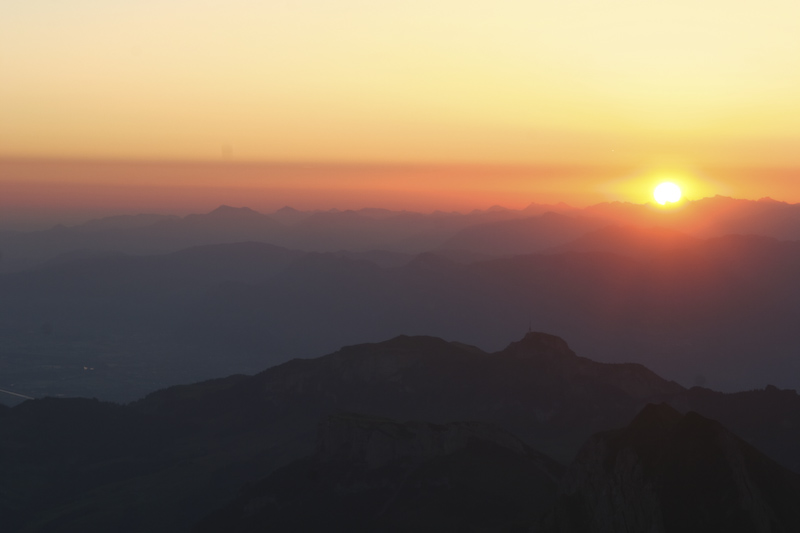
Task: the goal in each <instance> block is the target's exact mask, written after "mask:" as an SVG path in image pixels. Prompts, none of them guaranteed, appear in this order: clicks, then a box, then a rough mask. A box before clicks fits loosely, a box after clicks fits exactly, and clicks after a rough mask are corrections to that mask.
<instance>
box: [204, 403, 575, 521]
mask: <svg viewBox="0 0 800 533" xmlns="http://www.w3.org/2000/svg"><path fill="white" fill-rule="evenodd" d="M562 472H563V467H561V466H560V465H558V464H557V463H555V462H553V461H552V460H550V459H548V458H547V457H545V456H543V455H541V454H539V453H537V452H535V451H533V450H531V449H530V448H529V447H527V446H526V445H525V444H524V443H522V442H521V441H519V440H518V439H516V438H515V437H513V436H511V435H509V434H507V433H505V432H504V431H502V430H500V429H499V428H496V427H493V426H487V425H483V424H476V423H465V422H461V423H449V424H446V425H435V424H429V423H420V422H406V423H398V422H394V421H392V420H388V419H377V418H373V417H364V416H361V415H337V416H332V417H329V418H327V419H326V420H325V421H323V423H322V424H321V425H320V431H319V436H318V446H317V451H316V453H315V454H314V455H313V456H310V457H308V458H306V459H303V460H300V461H297V462H295V463H292V464H291V465H289V466H287V467H285V468H283V469H281V470H278V471H276V472H274V473H273V474H271V475H270V476H269V477H267V478H266V479H264V480H262V481H260V482H259V483H257V484H255V485H253V486H252V487H250V488H248V489H246V490H245V491H244V493H243V494H242V495H240V496H239V497H238V498H237V499H236V500H235V501H234V502H232V503H231V504H230V505H228V506H227V507H225V508H224V509H222V510H220V511H218V512H217V513H214V514H213V515H212V516H210V517H209V518H207V519H206V520H204V521H203V522H202V523H201V524H200V525H199V527H197V528H195V531H196V532H198V533H199V532H212V531H238V532H246V531H253V532H255V531H264V530H267V529H272V530H279V531H286V532H288V531H298V532H301V531H319V530H326V531H343V532H344V531H353V532H356V531H364V532H367V531H386V532H390V531H396V532H400V531H412V530H413V531H498V530H501V529H502V530H506V531H512V530H517V529H513V528H514V526H517V527H520V526H522V525H525V524H530V523H532V522H533V521H534V520H535V518H536V517H537V516H538V515H539V514H541V513H542V512H543V511H544V510H545V509H547V508H548V507H549V505H550V504H551V503H552V502H553V501H554V498H555V492H556V483H557V481H558V479H559V478H560V476H561V473H562ZM310 509H313V510H314V511H313V512H308V510H310ZM518 530H520V531H521V530H522V528H521V527H520V529H518Z"/></svg>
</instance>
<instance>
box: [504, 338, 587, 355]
mask: <svg viewBox="0 0 800 533" xmlns="http://www.w3.org/2000/svg"><path fill="white" fill-rule="evenodd" d="M503 352H505V353H508V354H510V355H512V356H513V357H515V358H516V359H533V358H536V359H542V358H544V359H561V358H573V357H577V356H576V355H575V352H573V351H572V350H571V349H570V347H569V345H568V344H567V341H565V340H564V339H562V338H561V337H557V336H556V335H550V334H549V333H541V332H538V331H531V332H528V333H526V334H525V336H524V337H523V338H522V340H520V341H518V342H512V343H511V344H509V345H508V347H507V348H506V349H505V350H503Z"/></svg>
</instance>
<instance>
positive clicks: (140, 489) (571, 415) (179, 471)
mask: <svg viewBox="0 0 800 533" xmlns="http://www.w3.org/2000/svg"><path fill="white" fill-rule="evenodd" d="M665 400H668V401H670V402H673V403H674V404H676V405H692V406H694V405H698V406H700V407H701V408H702V405H701V404H703V405H706V406H708V409H709V410H715V411H716V412H719V413H721V414H723V415H724V416H725V417H727V419H728V420H729V421H730V423H731V424H730V425H731V427H733V426H734V425H738V427H742V428H744V429H745V430H746V431H748V432H749V433H750V434H755V435H757V436H758V437H759V438H760V444H762V445H764V446H765V447H769V448H770V449H771V450H773V452H772V453H774V454H775V455H773V456H774V457H776V458H777V459H779V460H781V462H782V463H783V464H786V463H787V462H791V461H796V459H797V450H798V449H800V438H798V436H797V434H796V429H795V432H794V433H793V432H792V431H791V429H792V428H791V427H788V424H787V421H788V422H789V423H792V422H793V421H795V420H796V416H797V415H796V413H797V412H800V409H798V407H797V402H798V397H797V395H795V394H792V393H790V392H787V391H779V390H777V389H774V388H770V389H767V390H764V391H753V392H750V393H742V394H741V395H724V394H719V393H713V392H711V391H706V390H703V389H693V390H691V391H686V390H685V389H683V388H682V387H680V386H678V385H676V384H675V383H672V382H669V381H667V380H664V379H662V378H660V377H658V376H657V375H655V374H654V373H652V372H650V371H649V370H648V369H646V368H644V367H642V366H640V365H635V364H623V365H620V364H614V365H612V364H603V363H597V362H594V361H591V360H589V359H585V358H583V357H579V356H577V355H576V354H575V353H573V352H572V350H570V348H569V347H568V346H567V344H566V343H565V342H564V341H563V340H562V339H560V338H558V337H554V336H552V335H547V334H543V333H531V334H528V335H526V336H525V337H524V338H523V339H522V340H521V341H519V342H515V343H512V344H510V345H509V346H508V347H507V348H506V349H504V350H502V351H500V352H497V353H494V354H487V353H485V352H483V351H481V350H479V349H477V348H475V347H474V346H469V345H466V344H461V343H457V342H446V341H443V340H441V339H437V338H432V337H408V336H401V337H397V338H395V339H392V340H390V341H385V342H381V343H376V344H362V345H357V346H350V347H345V348H342V349H341V350H339V351H337V352H335V353H331V354H329V355H327V356H324V357H320V358H318V359H310V360H302V359H299V360H294V361H291V362H288V363H285V364H282V365H279V366H276V367H273V368H270V369H268V370H266V371H264V372H262V373H260V374H257V375H255V376H243V375H236V376H231V377H228V378H224V379H216V380H211V381H207V382H202V383H196V384H193V385H182V386H175V387H171V388H168V389H164V390H161V391H158V392H155V393H153V394H150V395H148V396H147V397H145V398H143V399H142V400H140V401H137V402H135V403H133V404H129V405H127V406H120V405H113V404H107V403H102V402H98V401H96V400H80V399H45V400H32V401H27V402H24V403H22V404H20V405H18V406H16V407H14V408H12V409H2V408H0V471H3V472H4V473H5V474H4V476H3V477H2V478H0V508H2V509H4V510H6V511H8V513H9V514H8V515H7V516H8V517H9V518H8V522H7V523H8V524H16V525H18V526H19V527H16V526H14V527H13V528H12V527H11V526H9V531H12V532H13V531H18V530H22V529H21V528H22V527H23V524H24V525H25V527H27V528H28V529H27V530H36V531H42V532H47V531H67V530H75V531H82V532H86V533H90V532H94V531H97V532H100V531H119V532H121V533H124V532H128V531H142V530H148V531H153V532H157V531H180V530H185V529H186V528H188V527H189V525H190V524H192V523H194V522H196V521H197V520H199V519H200V518H202V516H203V515H205V514H207V513H208V512H210V511H211V510H212V509H214V508H217V507H220V506H223V505H225V504H227V503H229V502H231V501H233V500H232V499H233V498H234V496H235V495H236V494H237V491H238V490H239V489H240V488H241V487H242V486H244V485H245V484H248V483H250V485H249V487H250V489H245V490H244V491H243V492H241V493H240V494H241V495H242V498H244V499H243V500H240V502H241V501H246V500H247V499H248V498H251V497H254V496H253V495H254V494H256V493H257V492H250V490H251V489H253V490H255V491H258V490H262V488H263V489H264V490H268V491H273V490H277V488H276V487H278V486H279V485H280V483H283V481H281V480H284V481H285V480H286V479H287V477H288V478H290V479H295V481H296V484H295V485H293V487H295V489H296V490H301V489H303V487H307V486H308V485H305V483H306V482H311V480H308V479H307V478H302V477H301V478H297V477H296V476H295V474H297V475H301V473H303V472H305V473H310V472H311V470H309V469H310V468H312V466H309V465H315V464H316V465H318V466H319V467H320V469H321V470H317V472H321V473H320V477H319V478H318V479H319V481H320V483H321V485H320V487H321V490H322V489H324V490H323V492H322V493H319V494H327V493H326V492H325V491H327V490H328V489H329V488H330V487H331V483H334V484H336V483H345V485H341V486H349V487H351V488H354V489H355V488H357V487H358V486H360V485H359V484H358V482H357V480H358V479H367V478H369V476H370V475H371V474H368V473H365V472H366V471H365V470H363V468H361V467H360V466H358V465H357V464H356V463H358V461H357V459H358V457H362V455H360V454H362V452H363V454H372V451H370V450H373V451H374V452H375V454H376V455H375V456H374V457H376V458H377V459H376V460H377V461H378V463H380V464H384V465H385V468H386V470H381V472H380V473H379V475H377V478H379V479H381V480H383V481H381V482H382V483H383V482H384V481H385V482H386V483H389V484H391V483H398V478H397V477H392V476H393V475H394V474H396V473H397V471H396V470H392V469H393V468H394V466H391V465H392V464H393V463H392V461H394V459H395V458H396V459H398V460H400V459H402V456H403V454H404V453H405V452H404V451H403V450H406V449H407V448H403V446H401V445H400V444H397V445H395V444H396V443H395V444H389V445H388V448H386V447H385V446H383V445H379V446H378V447H377V448H372V447H371V444H370V442H371V439H366V440H365V439H364V438H363V436H364V435H373V434H376V433H375V432H378V433H380V432H381V431H383V430H382V429H381V428H384V429H385V428H386V427H395V428H400V429H397V431H399V432H401V433H402V431H405V430H403V429H402V428H405V429H408V430H409V431H411V430H410V429H409V428H414V427H416V428H417V429H414V430H413V431H418V433H419V437H415V438H414V439H412V442H417V443H418V444H419V446H421V447H422V448H425V446H428V445H429V444H430V443H432V442H442V443H445V442H447V443H451V442H452V441H451V440H449V438H448V439H444V440H438V441H437V440H436V438H438V437H436V438H433V437H431V439H433V440H431V439H429V438H428V437H426V436H425V435H428V436H430V435H432V434H437V435H438V434H439V433H438V432H440V431H444V433H445V435H446V434H448V432H451V431H452V432H455V433H453V434H454V435H462V437H463V435H464V434H465V433H464V431H463V429H464V428H465V427H466V428H470V427H473V428H478V427H479V428H485V427H486V425H487V424H488V425H490V426H492V427H497V428H499V429H497V430H496V431H495V430H491V431H489V430H486V431H485V430H484V429H481V430H480V431H479V432H480V433H481V434H482V435H483V437H482V438H483V440H484V441H487V440H488V441H492V439H494V442H495V444H502V443H505V444H504V445H503V446H505V447H503V446H499V447H498V446H491V445H490V446H488V447H486V446H482V445H481V446H479V447H478V448H474V449H473V448H470V446H467V447H466V448H463V449H459V450H460V451H459V450H454V452H453V454H449V455H448V454H445V455H442V456H435V457H431V462H430V463H426V464H428V466H430V468H431V470H426V469H423V470H421V471H418V472H417V471H415V472H417V473H418V475H419V477H418V478H415V479H417V480H419V482H420V483H423V484H426V483H427V484H431V483H432V484H433V485H434V487H433V489H435V488H436V485H435V483H433V480H436V479H441V477H440V476H439V473H437V472H441V470H438V469H450V468H452V470H453V476H458V477H456V478H452V479H454V485H452V486H453V487H460V488H458V489H457V491H456V492H455V493H449V494H460V495H465V494H466V492H465V491H466V490H467V489H468V488H469V487H472V489H469V490H473V489H475V490H478V489H479V488H480V487H476V486H474V485H471V483H474V480H473V481H470V480H469V479H470V478H469V477H462V474H463V475H464V476H467V473H468V472H467V471H465V470H464V469H469V468H470V466H469V465H479V466H480V468H477V467H476V468H477V471H478V478H477V479H479V480H485V483H486V484H487V485H486V486H487V487H500V485H501V477H503V476H505V475H506V474H505V473H507V472H511V473H512V474H509V475H513V472H514V470H515V469H517V468H518V469H519V471H520V472H527V471H530V468H531V462H530V460H531V457H534V456H535V457H539V455H538V454H536V453H533V452H530V453H529V452H525V453H523V454H521V455H520V454H518V453H516V452H515V453H511V452H512V451H513V450H512V449H513V448H515V447H516V446H517V444H514V443H516V442H519V441H521V442H524V443H525V445H526V446H530V447H531V448H532V449H534V450H540V451H541V452H543V453H546V454H548V455H550V456H551V457H554V458H556V459H557V460H559V461H561V462H563V463H566V462H568V461H569V460H571V459H572V457H573V455H574V453H575V452H576V451H577V450H578V449H579V448H580V446H581V444H582V443H584V442H585V441H586V439H587V438H588V437H589V436H590V435H591V434H593V433H595V432H597V431H606V430H610V429H613V428H617V427H622V426H624V425H625V424H627V423H628V421H630V420H631V419H632V418H633V417H634V415H635V414H636V413H637V412H638V411H639V410H640V409H641V408H642V406H644V405H645V404H647V403H648V402H662V401H665ZM704 402H705V403H704ZM764 408H769V409H771V410H772V411H773V412H774V413H764V414H763V416H760V417H759V416H758V415H757V413H758V412H759V410H760V409H764ZM698 410H701V409H698ZM342 412H349V413H353V412H360V413H366V414H367V415H370V416H378V417H389V418H391V419H395V420H400V421H403V420H419V421H424V422H426V423H429V424H433V426H431V425H428V424H422V425H417V426H414V425H412V426H404V425H403V424H396V423H393V422H385V423H386V424H388V426H384V425H383V424H384V422H380V421H378V422H374V423H373V422H369V423H368V424H366V428H367V429H366V430H365V432H363V433H362V432H360V430H358V431H356V429H353V431H352V432H350V433H348V432H349V431H350V430H349V429H348V430H346V431H345V433H344V434H343V433H335V432H334V433H335V434H332V435H331V438H332V440H329V441H327V442H328V443H329V444H330V446H329V447H327V448H325V447H323V449H324V450H328V452H330V453H328V452H326V453H327V455H326V454H323V455H322V456H319V455H318V456H317V458H316V459H312V460H304V461H305V462H301V463H299V466H298V464H295V465H292V466H289V467H288V470H284V471H281V472H283V473H282V474H278V473H277V472H276V473H275V476H277V477H273V478H268V476H270V474H271V473H272V472H275V470H276V468H279V467H282V466H286V465H289V463H291V462H292V461H295V460H299V459H301V458H303V457H305V456H309V455H312V454H314V450H315V446H314V442H315V435H316V434H317V431H318V425H319V423H320V421H322V420H325V419H326V418H328V417H330V416H336V415H337V414H340V413H342ZM701 412H702V411H701ZM737 412H738V413H741V416H738V417H737ZM792 413H795V414H792ZM793 417H794V418H793ZM359 420H360V418H359ZM459 420H460V421H471V422H470V424H467V425H461V426H459V425H455V426H453V425H449V424H450V423H451V422H454V421H459ZM726 423H727V422H726ZM356 425H358V423H356ZM775 426H778V427H777V428H776V427H775ZM345 427H350V426H348V425H347V424H345ZM359 427H360V426H359ZM448 428H449V429H448ZM351 429H352V427H351ZM476 431H478V430H476ZM487 431H488V433H487ZM736 431H737V433H738V430H736ZM506 432H509V433H512V434H513V435H516V436H517V437H515V438H512V437H509V436H507V435H506ZM467 433H469V431H467ZM336 435H338V437H336ZM359 435H361V437H359ZM491 435H494V437H492V436H491ZM498 435H499V436H498ZM334 437H335V438H334ZM339 437H341V439H339ZM351 437H353V439H354V440H353V442H354V443H356V444H358V445H357V446H356V447H351V448H350V450H351V451H352V452H353V454H352V455H351V456H349V460H348V461H349V462H348V461H344V463H337V464H338V466H333V463H334V462H336V461H334V456H336V455H337V454H338V452H337V451H336V450H344V449H345V448H346V443H347V442H349V439H350V438H351ZM462 437H453V438H454V439H455V442H456V443H458V442H460V443H464V442H465V439H464V438H462ZM490 437H491V438H490ZM337 439H338V440H337ZM415 439H416V440H415ZM426 439H427V440H426ZM459 439H461V440H459ZM517 439H519V441H518V440H517ZM776 439H778V440H779V442H778V441H776ZM391 441H392V439H389V442H391ZM337 442H338V443H339V444H336V443H337ZM404 442H406V441H404ZM426 442H427V443H428V444H424V443H426ZM448 445H449V444H448ZM415 446H417V445H416V444H415V445H414V446H412V448H414V449H417V448H415ZM509 447H510V448H509ZM387 449H388V450H389V451H387ZM448 449H450V448H448ZM331 450H333V451H331ZM392 450H394V451H392ZM531 454H533V455H531ZM781 454H783V455H781ZM412 455H413V454H412ZM423 455H424V454H423ZM434 455H435V454H434ZM370 457H373V456H372V455H370ZM387 461H388V462H387ZM537 464H541V463H537ZM515 465H516V466H515ZM329 467H330V468H329ZM381 468H384V467H381ZM426 468H427V467H426ZM495 470H496V472H495V473H494V474H493V473H492V472H493V471H495ZM393 472H394V473H393ZM351 474H352V475H351ZM501 474H502V475H501ZM303 475H304V474H303ZM415 475H417V474H415ZM448 475H449V474H448ZM281 476H282V477H281ZM341 476H344V477H341ZM359 476H367V477H366V478H365V477H359ZM262 479H271V480H272V481H268V482H265V483H266V484H264V485H261V484H256V485H253V483H258V482H259V480H262ZM512 479H516V480H517V481H514V483H517V482H519V484H518V485H517V486H519V487H521V488H522V489H521V490H523V489H524V490H523V492H524V491H532V490H534V487H540V488H541V484H540V482H539V481H541V479H539V478H537V479H539V481H531V480H527V481H526V480H521V479H519V478H512ZM456 481H457V483H455V482H456ZM348 483H352V484H351V485H348ZM531 483H532V484H531ZM479 485H480V483H479ZM398 486H399V485H398ZM404 486H405V485H404ZM259 487H260V488H259ZM298 487H299V489H298ZM440 488H441V491H438V489H436V490H434V493H435V494H436V497H437V498H441V500H439V501H442V502H444V501H445V500H446V499H447V498H449V496H448V492H447V490H446V487H440ZM295 489H293V490H295ZM433 489H432V490H433ZM462 489H463V490H462ZM454 490H455V489H454ZM498 490H499V489H498ZM536 490H538V489H536ZM437 491H438V492H437ZM524 493H529V494H530V492H524ZM295 494H298V493H297V492H295ZM299 494H300V495H301V496H302V495H303V494H305V491H304V489H303V490H301V493H299ZM477 494H478V495H480V494H485V493H482V492H480V491H478V492H477ZM500 494H501V495H502V494H503V493H502V492H501V493H500ZM468 496H469V495H468V494H466V495H465V496H464V497H468ZM298 497H300V496H298ZM308 497H309V498H313V497H314V495H313V494H308ZM320 497H321V498H322V497H323V496H320ZM381 497H383V496H381ZM460 497H461V496H459V498H460ZM469 497H473V496H469ZM409 498H411V496H409ZM298 501H301V500H298ZM306 501H311V500H306ZM347 501H349V502H351V503H352V502H356V501H360V500H358V498H357V497H356V496H355V495H354V499H353V500H347ZM383 501H384V502H385V501H386V500H383ZM470 501H472V500H470ZM491 501H492V502H494V503H487V506H488V507H487V508H491V509H495V510H497V509H500V508H501V507H499V505H500V503H498V502H497V500H491ZM515 501H516V500H515ZM495 503H496V504H497V505H498V506H497V507H495ZM236 505H237V504H234V507H236ZM397 505H398V507H395V508H393V509H395V511H397V512H400V511H402V510H409V512H411V511H412V510H414V509H416V511H419V512H420V514H419V515H417V516H419V517H422V518H425V517H429V516H433V515H429V514H426V513H428V511H430V512H433V511H432V510H430V509H428V510H419V509H418V508H415V507H414V505H415V503H414V501H412V500H411V499H406V500H404V499H400V500H398V501H397ZM453 505H454V507H450V508H448V509H455V508H456V507H457V505H458V504H457V503H454V504H453ZM534 508H537V507H536V504H535V503H534V502H532V503H530V505H529V508H528V509H527V510H521V511H519V512H520V513H523V514H525V513H529V512H530V511H531V510H532V509H534ZM416 511H415V512H416ZM423 511H424V512H423ZM442 512H443V513H444V515H445V517H447V516H449V517H452V516H453V514H452V513H451V511H448V510H447V509H445V510H443V511H442ZM492 512H495V511H492ZM437 516H438V518H437V520H438V519H440V518H442V515H437ZM515 516H516V515H515ZM519 516H522V515H519ZM525 516H532V515H530V514H525ZM442 519H444V518H442ZM487 527H488V526H487ZM489 529H491V528H489Z"/></svg>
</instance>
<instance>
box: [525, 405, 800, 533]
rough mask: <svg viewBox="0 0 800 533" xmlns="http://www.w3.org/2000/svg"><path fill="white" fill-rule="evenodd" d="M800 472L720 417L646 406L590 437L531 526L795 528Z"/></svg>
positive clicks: (565, 531)
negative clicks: (550, 504) (626, 421)
mask: <svg viewBox="0 0 800 533" xmlns="http://www.w3.org/2000/svg"><path fill="white" fill-rule="evenodd" d="M798 504H800V476H798V475H797V474H795V473H793V472H789V471H788V470H787V469H785V468H783V467H781V466H780V465H778V464H777V463H775V462H774V461H772V460H770V459H768V458H767V457H765V456H764V455H763V454H762V453H761V452H759V451H758V450H756V449H755V448H753V447H752V446H750V445H748V444H747V443H745V442H744V441H742V440H741V439H739V438H738V437H736V436H735V435H733V434H732V433H731V432H730V431H728V430H727V429H725V428H724V427H723V426H722V425H721V424H719V423H718V422H715V421H713V420H710V419H708V418H705V417H703V416H701V415H699V414H697V413H695V412H689V413H686V414H685V415H681V414H680V413H679V412H678V411H676V410H675V409H673V408H672V407H670V406H668V405H665V404H661V405H648V406H646V407H645V408H644V409H643V410H642V412H641V413H639V415H637V416H636V418H635V419H634V420H633V421H632V422H631V424H630V425H629V426H628V427H627V428H625V429H622V430H616V431H610V432H605V433H601V434H598V435H596V436H594V437H592V438H591V439H590V440H589V442H587V444H586V445H585V446H584V447H583V448H582V450H581V452H580V453H579V454H578V457H577V459H576V460H575V462H574V463H573V464H572V466H571V467H570V468H569V471H568V473H567V475H566V476H565V477H564V478H563V479H562V481H561V487H560V496H559V499H558V503H557V505H556V506H555V507H554V509H553V510H552V511H551V512H550V514H549V516H548V517H547V519H546V520H544V521H543V524H542V525H541V531H548V532H559V533H569V532H575V533H578V532H580V533H593V532H601V531H663V532H673V531H674V532H698V533H700V532H709V531H740V532H751V531H752V532H757V531H758V532H761V531H771V532H779V531H780V532H783V531H785V532H787V533H788V532H790V531H800V506H798Z"/></svg>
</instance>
